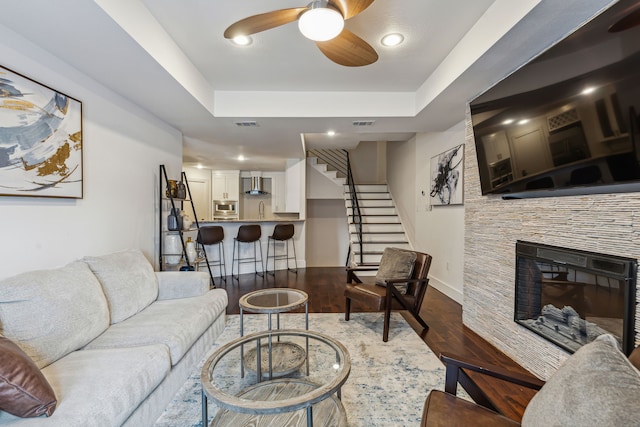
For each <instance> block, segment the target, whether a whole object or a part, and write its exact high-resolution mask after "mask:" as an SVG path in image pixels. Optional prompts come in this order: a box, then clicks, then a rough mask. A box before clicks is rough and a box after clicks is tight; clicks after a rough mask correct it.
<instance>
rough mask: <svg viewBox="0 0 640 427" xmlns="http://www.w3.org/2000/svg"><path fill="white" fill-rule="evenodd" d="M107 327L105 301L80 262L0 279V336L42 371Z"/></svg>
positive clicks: (96, 282)
mask: <svg viewBox="0 0 640 427" xmlns="http://www.w3.org/2000/svg"><path fill="white" fill-rule="evenodd" d="M107 327H109V311H108V308H107V301H106V299H105V296H104V293H103V292H102V288H101V286H100V283H99V282H98V279H97V278H96V276H95V275H94V274H93V273H92V272H91V270H90V269H89V267H87V265H86V264H85V263H84V262H81V261H75V262H73V263H71V264H69V265H67V266H65V267H62V268H59V269H54V270H39V271H30V272H27V273H23V274H20V275H18V276H15V277H10V278H8V279H4V280H2V281H0V334H2V335H4V336H6V337H7V338H9V339H11V340H12V341H14V342H15V343H16V344H18V345H19V346H20V348H22V350H24V352H25V353H26V354H27V355H28V356H29V357H30V358H31V359H32V360H33V361H34V363H35V364H36V366H38V368H43V367H45V366H47V365H49V364H51V363H53V362H55V361H56V360H58V359H60V358H61V357H63V356H65V355H66V354H68V353H70V352H72V351H74V350H77V349H79V348H81V347H84V346H85V345H87V344H88V343H89V342H90V341H92V340H93V339H95V338H96V337H97V336H98V335H100V334H101V333H102V332H104V331H105V330H106V329H107Z"/></svg>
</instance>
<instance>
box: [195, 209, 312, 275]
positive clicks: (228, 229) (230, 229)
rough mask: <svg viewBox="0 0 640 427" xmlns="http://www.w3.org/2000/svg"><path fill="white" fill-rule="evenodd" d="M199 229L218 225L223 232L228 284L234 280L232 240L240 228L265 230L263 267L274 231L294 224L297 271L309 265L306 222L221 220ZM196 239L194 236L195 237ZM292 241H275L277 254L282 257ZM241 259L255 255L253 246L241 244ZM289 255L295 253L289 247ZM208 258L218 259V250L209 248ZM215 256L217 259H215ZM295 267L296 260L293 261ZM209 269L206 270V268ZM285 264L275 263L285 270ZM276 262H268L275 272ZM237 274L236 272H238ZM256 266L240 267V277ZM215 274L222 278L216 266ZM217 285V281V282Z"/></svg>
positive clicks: (262, 241)
mask: <svg viewBox="0 0 640 427" xmlns="http://www.w3.org/2000/svg"><path fill="white" fill-rule="evenodd" d="M199 223H200V227H206V226H210V225H219V226H221V227H222V228H223V229H224V241H223V243H222V245H223V248H224V257H225V261H226V266H227V276H229V277H228V278H227V281H229V280H231V262H232V260H233V239H234V238H235V237H236V235H237V234H238V229H239V228H240V226H241V225H246V224H259V225H260V227H261V229H262V237H261V238H260V245H261V247H262V265H263V267H264V266H266V262H267V243H268V240H269V238H268V237H269V236H271V234H272V233H273V229H274V227H275V226H276V225H278V224H293V225H294V227H295V235H294V236H293V241H294V242H295V245H296V258H297V263H298V268H304V267H305V266H306V262H305V238H304V235H305V232H304V224H305V223H304V220H303V219H290V218H269V219H234V220H218V221H200V222H199ZM193 239H194V240H195V236H194V237H193ZM286 243H288V244H289V245H291V243H290V242H279V241H276V251H277V252H278V253H279V254H280V253H282V251H283V250H284V245H285V244H286ZM240 249H241V250H240V257H241V258H245V257H248V256H252V254H253V245H251V244H242V247H241V248H240ZM257 250H258V257H260V249H257ZM269 251H270V254H272V253H273V246H272V247H271V248H270V249H269ZM289 254H290V255H291V256H293V250H292V248H291V246H290V248H289ZM207 256H208V257H209V259H218V250H217V248H215V247H208V248H207ZM212 257H214V258H212ZM290 263H291V264H293V260H291V261H290ZM204 268H205V269H206V267H204ZM286 268H287V267H286V263H285V262H284V261H278V262H276V266H275V269H276V270H284V269H286ZM273 269H274V268H273V260H270V261H269V270H273ZM236 271H237V270H236ZM253 272H254V269H253V264H240V274H244V273H253ZM212 273H213V276H214V277H219V276H220V270H219V269H218V268H217V267H216V268H215V269H213V268H212ZM216 283H217V282H216Z"/></svg>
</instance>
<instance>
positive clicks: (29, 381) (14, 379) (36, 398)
mask: <svg viewBox="0 0 640 427" xmlns="http://www.w3.org/2000/svg"><path fill="white" fill-rule="evenodd" d="M56 404H57V401H56V395H55V393H54V392H53V389H52V388H51V385H49V383H48V382H47V379H46V378H45V377H44V375H42V372H40V369H38V367H37V366H36V364H35V363H33V361H32V360H31V359H30V358H29V356H27V355H26V354H25V352H24V351H22V350H21V349H20V347H18V346H17V345H16V344H15V343H13V342H12V341H11V340H9V339H8V338H5V337H2V336H0V411H5V412H8V413H10V414H13V415H15V416H18V417H39V416H40V415H46V416H50V415H51V414H53V411H55V409H56Z"/></svg>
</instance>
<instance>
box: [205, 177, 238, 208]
mask: <svg viewBox="0 0 640 427" xmlns="http://www.w3.org/2000/svg"><path fill="white" fill-rule="evenodd" d="M212 183H213V185H212V196H213V197H212V199H213V200H235V201H237V200H238V199H239V197H240V171H213V178H212Z"/></svg>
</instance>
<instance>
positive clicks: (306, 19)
mask: <svg viewBox="0 0 640 427" xmlns="http://www.w3.org/2000/svg"><path fill="white" fill-rule="evenodd" d="M298 28H299V29H300V32H301V33H302V35H303V36H305V37H306V38H308V39H311V40H313V41H316V42H324V41H327V40H331V39H333V38H335V37H336V36H337V35H338V34H340V33H341V32H342V29H343V28H344V19H343V18H342V15H341V14H340V12H338V11H337V10H335V9H332V8H330V7H318V8H312V9H309V10H307V11H306V12H304V13H303V14H302V16H300V18H299V19H298Z"/></svg>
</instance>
